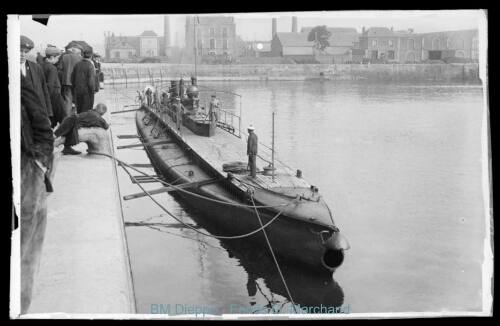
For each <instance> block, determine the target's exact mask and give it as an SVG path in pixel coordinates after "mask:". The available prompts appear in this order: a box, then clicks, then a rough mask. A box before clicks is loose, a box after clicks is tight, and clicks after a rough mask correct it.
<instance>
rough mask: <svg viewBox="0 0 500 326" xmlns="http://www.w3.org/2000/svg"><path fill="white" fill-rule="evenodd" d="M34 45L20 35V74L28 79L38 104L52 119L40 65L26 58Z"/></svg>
mask: <svg viewBox="0 0 500 326" xmlns="http://www.w3.org/2000/svg"><path fill="white" fill-rule="evenodd" d="M34 47H35V43H33V41H32V40H30V39H29V38H28V37H26V36H23V35H21V74H22V75H23V76H24V77H26V78H27V79H29V81H30V82H31V85H32V86H33V89H34V90H35V92H36V94H37V95H38V98H39V100H40V105H41V106H42V107H43V108H44V109H45V111H46V112H47V116H48V117H49V118H50V117H52V118H51V119H53V116H54V114H53V113H52V105H51V103H50V95H49V90H48V88H47V84H46V83H45V76H44V74H43V70H42V67H41V66H40V65H39V64H37V63H35V62H32V61H29V60H26V58H27V56H28V53H30V51H31V49H33V48H34Z"/></svg>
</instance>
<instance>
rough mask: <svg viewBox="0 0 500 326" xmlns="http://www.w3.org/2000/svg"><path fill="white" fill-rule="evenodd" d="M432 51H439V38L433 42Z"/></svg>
mask: <svg viewBox="0 0 500 326" xmlns="http://www.w3.org/2000/svg"><path fill="white" fill-rule="evenodd" d="M432 49H433V50H439V40H438V39H437V38H435V39H433V40H432Z"/></svg>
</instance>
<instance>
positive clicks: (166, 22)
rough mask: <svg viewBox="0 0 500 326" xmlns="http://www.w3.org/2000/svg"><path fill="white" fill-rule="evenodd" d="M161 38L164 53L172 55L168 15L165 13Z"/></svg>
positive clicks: (168, 55)
mask: <svg viewBox="0 0 500 326" xmlns="http://www.w3.org/2000/svg"><path fill="white" fill-rule="evenodd" d="M163 38H164V42H165V44H164V47H165V48H164V50H165V55H166V56H167V57H170V56H171V55H172V50H171V48H170V17H169V16H167V15H165V16H164V18H163Z"/></svg>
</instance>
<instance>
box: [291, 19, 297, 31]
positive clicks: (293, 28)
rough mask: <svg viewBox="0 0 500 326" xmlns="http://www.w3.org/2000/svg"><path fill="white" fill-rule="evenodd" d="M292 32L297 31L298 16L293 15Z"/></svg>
mask: <svg viewBox="0 0 500 326" xmlns="http://www.w3.org/2000/svg"><path fill="white" fill-rule="evenodd" d="M292 33H297V17H295V16H294V17H292Z"/></svg>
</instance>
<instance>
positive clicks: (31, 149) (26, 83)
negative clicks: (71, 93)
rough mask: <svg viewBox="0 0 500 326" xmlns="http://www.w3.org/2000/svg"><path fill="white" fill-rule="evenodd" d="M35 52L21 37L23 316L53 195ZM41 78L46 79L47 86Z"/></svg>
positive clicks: (51, 146)
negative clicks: (49, 197) (29, 57)
mask: <svg viewBox="0 0 500 326" xmlns="http://www.w3.org/2000/svg"><path fill="white" fill-rule="evenodd" d="M32 48H33V42H32V41H31V40H30V39H28V38H27V37H23V36H21V97H20V120H21V133H20V134H21V205H20V208H21V212H20V213H21V214H20V222H21V223H20V229H21V250H20V251H21V257H20V258H21V313H22V314H26V313H27V312H28V310H29V307H30V305H31V300H32V297H33V289H34V288H35V281H36V274H37V272H38V268H39V266H40V259H41V256H42V248H43V242H44V237H45V229H46V225H47V193H48V192H52V191H53V189H52V184H51V182H50V179H49V177H48V175H49V173H50V170H51V168H52V165H53V163H52V160H53V157H54V155H53V150H54V135H53V133H52V129H50V120H49V117H48V115H47V108H46V102H45V101H44V100H41V99H40V97H41V96H43V92H41V89H42V88H43V89H45V91H46V92H47V93H48V91H47V86H46V85H45V79H44V76H43V71H42V67H40V66H39V65H38V64H37V63H30V62H29V61H28V62H27V61H26V55H27V54H28V53H29V51H30V50H31V49H32ZM37 74H38V75H37ZM37 76H40V77H41V79H43V83H41V81H40V80H39V78H38V77H37ZM35 87H37V88H38V89H39V91H37V90H36V89H35ZM47 97H48V94H47ZM49 104H50V100H49Z"/></svg>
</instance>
